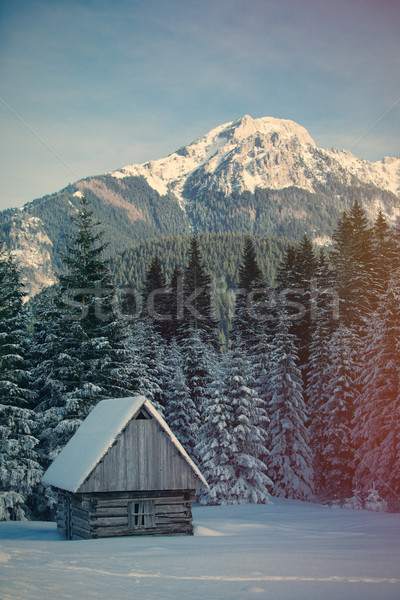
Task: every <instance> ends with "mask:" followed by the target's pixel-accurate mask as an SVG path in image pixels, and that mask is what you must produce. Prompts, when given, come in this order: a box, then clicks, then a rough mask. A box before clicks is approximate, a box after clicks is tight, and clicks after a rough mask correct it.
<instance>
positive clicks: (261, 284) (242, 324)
mask: <svg viewBox="0 0 400 600" xmlns="http://www.w3.org/2000/svg"><path fill="white" fill-rule="evenodd" d="M270 304H271V296H270V292H269V290H268V289H267V286H266V283H265V278H264V274H263V272H262V270H261V268H260V266H259V264H258V261H257V257H256V253H255V249H254V246H253V242H252V240H251V238H247V239H246V240H245V245H244V249H243V257H242V263H241V265H240V267H239V283H238V293H237V297H236V307H235V318H234V320H233V324H232V335H231V337H232V340H235V339H236V338H238V339H239V338H240V340H241V342H240V343H241V344H244V346H245V347H246V349H247V351H248V352H250V353H253V354H254V352H255V346H256V344H257V339H258V334H259V333H260V331H261V330H265V329H266V328H268V327H271V321H272V316H271V313H270V310H269V309H270Z"/></svg>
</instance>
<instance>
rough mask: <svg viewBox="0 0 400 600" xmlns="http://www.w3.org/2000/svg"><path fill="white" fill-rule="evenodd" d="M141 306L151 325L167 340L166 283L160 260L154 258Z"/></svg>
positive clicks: (147, 274)
mask: <svg viewBox="0 0 400 600" xmlns="http://www.w3.org/2000/svg"><path fill="white" fill-rule="evenodd" d="M143 306H144V309H145V314H146V315H147V316H148V317H149V318H150V319H151V321H152V325H153V327H154V329H155V331H157V333H159V334H160V335H161V336H162V337H163V338H164V339H167V338H168V332H169V323H168V317H169V316H170V315H169V313H168V299H167V282H166V278H165V274H164V271H163V269H162V266H161V263H160V260H159V258H158V257H157V256H154V257H153V259H152V261H151V264H150V267H149V269H148V271H147V273H146V277H145V281H144V285H143Z"/></svg>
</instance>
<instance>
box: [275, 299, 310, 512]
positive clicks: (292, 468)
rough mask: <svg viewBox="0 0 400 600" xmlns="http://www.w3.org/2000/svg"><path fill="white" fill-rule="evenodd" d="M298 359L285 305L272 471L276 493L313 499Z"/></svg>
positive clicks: (280, 333) (277, 360)
mask: <svg viewBox="0 0 400 600" xmlns="http://www.w3.org/2000/svg"><path fill="white" fill-rule="evenodd" d="M296 361H297V353H296V343H295V338H294V335H293V334H292V333H290V331H289V324H288V318H287V315H286V313H285V311H284V310H283V309H282V308H281V309H280V311H279V321H278V331H277V333H276V335H275V338H274V341H273V344H272V349H271V371H270V378H271V385H270V394H271V401H270V409H269V417H270V425H269V429H268V436H269V441H268V447H269V450H270V456H269V459H268V462H267V465H268V474H269V476H270V477H271V479H272V481H273V482H274V488H273V495H276V496H284V497H286V498H296V499H299V500H312V499H313V496H314V491H313V468H312V454H311V451H310V443H309V436H308V431H307V428H306V422H307V412H306V405H305V402H304V397H303V382H302V377H301V372H300V369H299V368H298V366H297V364H296Z"/></svg>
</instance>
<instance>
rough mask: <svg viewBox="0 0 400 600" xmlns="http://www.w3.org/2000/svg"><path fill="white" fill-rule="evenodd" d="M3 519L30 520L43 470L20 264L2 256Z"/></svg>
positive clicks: (0, 512) (0, 433) (0, 429)
mask: <svg viewBox="0 0 400 600" xmlns="http://www.w3.org/2000/svg"><path fill="white" fill-rule="evenodd" d="M0 289H1V297H0V520H1V521H8V520H20V519H26V518H28V517H29V516H30V515H31V514H32V509H34V498H33V493H34V489H35V487H36V485H37V484H38V482H39V481H40V479H41V477H42V475H43V470H42V468H41V466H40V464H39V457H38V452H37V447H38V438H37V422H36V419H35V414H34V406H35V395H34V392H33V391H32V381H31V378H30V375H29V365H28V364H27V361H26V344H25V340H26V327H25V326H26V323H25V322H24V317H23V306H22V298H23V292H22V286H21V283H20V276H19V270H18V267H17V265H16V263H15V261H14V259H13V258H12V256H11V255H10V254H8V255H6V254H2V255H1V256H0Z"/></svg>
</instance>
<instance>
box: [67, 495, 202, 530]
mask: <svg viewBox="0 0 400 600" xmlns="http://www.w3.org/2000/svg"><path fill="white" fill-rule="evenodd" d="M58 498H59V500H58V511H57V530H58V531H59V533H61V534H62V535H63V536H64V537H66V538H67V539H73V540H75V539H92V538H101V537H115V536H134V535H193V517H192V509H191V504H190V503H191V502H193V501H194V500H195V492H194V490H191V491H183V490H182V491H179V492H177V491H175V490H174V491H169V492H167V491H165V492H159V493H157V492H151V491H149V492H146V493H143V492H130V493H123V492H121V493H118V492H113V493H108V494H107V493H102V494H71V493H68V492H65V493H64V492H61V491H60V492H59V496H58Z"/></svg>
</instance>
